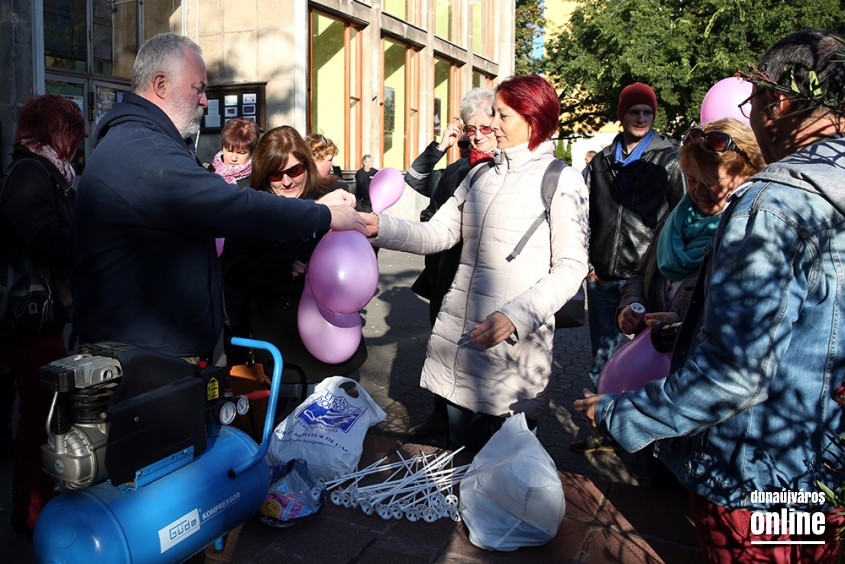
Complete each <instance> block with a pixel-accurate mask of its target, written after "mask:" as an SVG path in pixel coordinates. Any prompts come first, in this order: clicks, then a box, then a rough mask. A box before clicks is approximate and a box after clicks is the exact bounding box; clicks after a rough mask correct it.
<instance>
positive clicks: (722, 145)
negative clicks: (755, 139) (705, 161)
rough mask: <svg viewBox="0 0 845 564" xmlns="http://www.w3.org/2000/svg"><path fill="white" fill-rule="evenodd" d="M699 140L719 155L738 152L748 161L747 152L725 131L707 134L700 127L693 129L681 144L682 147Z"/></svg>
mask: <svg viewBox="0 0 845 564" xmlns="http://www.w3.org/2000/svg"><path fill="white" fill-rule="evenodd" d="M699 139H703V140H704V145H705V146H706V147H707V148H708V149H710V150H711V151H715V152H717V153H724V152H725V151H736V152H737V153H739V154H740V155H742V156H743V157H745V158H746V159H748V155H746V154H745V151H743V150H742V149H740V148H739V145H737V144H736V142H735V141H734V139H733V137H731V136H730V135H729V134H727V133H725V132H724V131H708V132H707V133H705V132H704V130H702V129H701V128H699V127H693V128H692V129H690V130H689V131H687V134H686V135H684V140H683V141H682V142H681V145H687V144H689V143H695V142H696V141H698V140H699Z"/></svg>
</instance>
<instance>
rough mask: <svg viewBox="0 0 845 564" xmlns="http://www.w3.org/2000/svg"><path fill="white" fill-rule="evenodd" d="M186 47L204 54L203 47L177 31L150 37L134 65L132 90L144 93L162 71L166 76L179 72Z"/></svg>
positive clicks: (198, 53)
mask: <svg viewBox="0 0 845 564" xmlns="http://www.w3.org/2000/svg"><path fill="white" fill-rule="evenodd" d="M185 49H191V50H192V51H194V52H195V53H196V54H197V55H202V49H201V48H200V46H199V45H197V44H196V43H194V42H193V41H192V40H191V39H190V38H189V37H186V36H184V35H177V34H175V33H160V34H158V35H154V36H153V37H151V38H149V39H148V40H147V41H146V42H145V43H144V44H143V45H142V46H141V50H140V51H138V56H137V57H135V64H134V65H133V66H132V92H134V93H136V94H143V93H144V92H146V91H147V89H148V88H149V87H150V85H151V84H152V81H153V77H154V76H155V75H156V74H158V73H160V72H162V73H164V74H165V75H166V76H171V75H173V74H174V73H178V72H179V71H180V70H181V69H182V65H183V64H184V61H185Z"/></svg>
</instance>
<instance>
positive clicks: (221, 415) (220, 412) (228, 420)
mask: <svg viewBox="0 0 845 564" xmlns="http://www.w3.org/2000/svg"><path fill="white" fill-rule="evenodd" d="M214 411H215V415H216V416H217V421H219V422H220V424H221V425H231V424H232V421H234V420H235V415H237V414H238V410H237V408H236V407H235V404H234V403H232V402H230V401H221V402H219V403H218V404H217V405H215V406H214Z"/></svg>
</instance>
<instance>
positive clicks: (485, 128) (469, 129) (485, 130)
mask: <svg viewBox="0 0 845 564" xmlns="http://www.w3.org/2000/svg"><path fill="white" fill-rule="evenodd" d="M476 130H478V131H480V132H481V134H482V135H490V134H491V133H493V128H492V127H490V126H489V125H481V126H478V127H475V126H474V125H467V126H466V127H464V133H466V135H467V137H475V132H476Z"/></svg>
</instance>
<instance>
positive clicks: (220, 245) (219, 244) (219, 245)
mask: <svg viewBox="0 0 845 564" xmlns="http://www.w3.org/2000/svg"><path fill="white" fill-rule="evenodd" d="M225 241H226V239H224V238H222V237H220V238H219V239H215V240H214V244H215V245H216V246H217V256H218V257H219V256H220V255H222V254H223V243H224V242H225Z"/></svg>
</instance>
